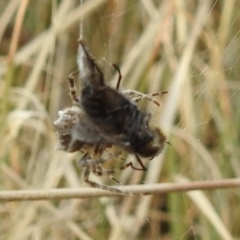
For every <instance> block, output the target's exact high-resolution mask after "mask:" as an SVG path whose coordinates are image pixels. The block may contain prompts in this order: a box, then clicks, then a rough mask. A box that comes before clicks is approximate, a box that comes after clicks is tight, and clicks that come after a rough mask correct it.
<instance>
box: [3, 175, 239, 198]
mask: <svg viewBox="0 0 240 240" xmlns="http://www.w3.org/2000/svg"><path fill="white" fill-rule="evenodd" d="M238 187H240V178H234V179H226V180H213V181H197V182H189V183H158V184H146V185H131V186H121V187H120V186H119V187H118V188H119V189H120V190H122V191H128V192H131V193H133V195H135V194H136V195H139V194H143V195H147V194H156V193H158V194H166V193H174V192H186V191H193V190H217V189H228V188H238ZM104 196H111V197H113V196H124V195H119V194H117V193H113V192H108V191H103V190H100V189H95V188H74V189H46V190H13V191H0V201H34V200H51V199H72V198H96V197H104Z"/></svg>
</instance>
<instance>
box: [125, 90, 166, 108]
mask: <svg viewBox="0 0 240 240" xmlns="http://www.w3.org/2000/svg"><path fill="white" fill-rule="evenodd" d="M122 93H123V94H124V95H125V96H133V98H132V99H131V101H133V102H135V103H137V102H139V101H140V100H143V99H148V100H149V101H151V102H153V103H155V104H156V105H157V106H160V104H159V102H157V101H155V100H153V99H152V98H153V97H155V96H159V95H160V94H166V93H167V92H166V91H159V92H155V93H149V94H144V93H141V92H138V91H135V90H123V91H122Z"/></svg>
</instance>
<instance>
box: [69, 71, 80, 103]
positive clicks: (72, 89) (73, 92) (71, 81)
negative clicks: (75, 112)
mask: <svg viewBox="0 0 240 240" xmlns="http://www.w3.org/2000/svg"><path fill="white" fill-rule="evenodd" d="M78 73H79V71H75V72H72V73H70V74H69V76H68V83H69V89H70V97H71V99H72V102H73V103H79V97H78V96H77V89H76V86H75V83H74V79H75V77H76V75H77V74H78Z"/></svg>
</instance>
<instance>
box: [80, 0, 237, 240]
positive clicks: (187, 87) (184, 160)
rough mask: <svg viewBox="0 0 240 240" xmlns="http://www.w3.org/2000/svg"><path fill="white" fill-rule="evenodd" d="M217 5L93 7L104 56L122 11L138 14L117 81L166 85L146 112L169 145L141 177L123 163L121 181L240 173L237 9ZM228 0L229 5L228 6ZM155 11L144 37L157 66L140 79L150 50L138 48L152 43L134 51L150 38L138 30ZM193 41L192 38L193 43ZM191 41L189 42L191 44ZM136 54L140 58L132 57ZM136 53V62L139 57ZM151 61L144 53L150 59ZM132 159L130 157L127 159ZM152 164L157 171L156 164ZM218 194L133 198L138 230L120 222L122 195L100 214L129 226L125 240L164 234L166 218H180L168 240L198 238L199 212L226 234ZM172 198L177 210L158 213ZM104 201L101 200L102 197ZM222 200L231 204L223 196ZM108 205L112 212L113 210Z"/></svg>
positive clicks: (147, 86)
mask: <svg viewBox="0 0 240 240" xmlns="http://www.w3.org/2000/svg"><path fill="white" fill-rule="evenodd" d="M222 4H223V3H222V2H221V1H213V2H211V3H210V2H209V3H206V2H202V3H199V4H196V5H195V4H193V5H192V3H191V2H190V1H184V3H181V4H180V3H177V2H170V1H169V2H164V1H161V2H158V1H155V2H154V1H149V2H148V3H146V1H138V2H136V1H133V2H131V3H129V4H126V5H125V6H121V7H119V5H122V1H118V0H117V1H113V2H112V9H110V10H109V11H102V9H98V10H97V13H98V16H99V26H98V27H99V29H100V31H101V33H102V39H101V40H99V46H98V47H99V48H102V49H103V54H102V56H104V59H107V61H112V60H113V59H114V58H116V55H115V54H114V53H113V52H114V51H115V50H116V49H115V47H116V46H115V44H114V43H115V42H117V39H116V36H115V33H116V31H118V30H116V29H117V26H116V24H119V22H121V21H122V20H121V19H122V18H127V17H129V16H131V14H135V13H136V12H137V13H138V14H139V15H141V18H142V26H141V27H142V29H141V31H139V35H137V34H136V32H135V28H136V26H135V25H134V24H133V25H131V26H130V27H129V28H128V30H129V32H128V33H127V34H126V33H122V34H126V35H124V37H125V39H124V42H125V44H126V45H127V46H128V47H129V48H131V47H132V49H131V50H130V51H129V53H127V52H124V53H121V54H122V56H121V59H120V62H121V66H120V67H121V70H122V74H123V82H122V86H123V87H124V88H125V89H135V90H139V88H140V90H141V89H144V90H143V91H146V90H147V91H149V92H152V91H153V92H154V91H159V90H167V91H168V92H169V93H168V95H167V96H161V98H158V100H159V99H160V102H161V106H160V108H158V107H156V106H152V105H151V103H150V104H148V107H149V110H148V111H150V112H151V111H153V112H154V114H153V121H154V122H155V123H157V124H159V125H160V127H161V128H162V129H163V131H165V132H166V134H167V136H168V138H169V141H170V142H171V145H168V146H166V149H165V151H164V152H163V153H162V154H161V156H159V157H156V158H155V159H153V160H152V161H151V162H149V165H148V172H147V173H146V175H145V176H142V174H141V173H133V172H132V171H133V170H130V169H128V170H125V171H124V172H123V173H122V174H121V176H120V178H121V182H122V183H124V182H126V181H127V179H129V177H130V175H134V178H133V182H132V183H139V182H141V183H145V184H147V183H151V182H156V180H157V181H159V179H160V182H161V181H176V182H184V181H190V180H192V181H194V180H207V179H208V180H211V179H218V178H222V175H224V176H225V177H236V176H239V174H240V173H239V169H240V168H239V164H238V162H237V161H236V160H237V158H238V156H239V152H238V151H236V143H237V142H238V141H237V140H238V138H239V136H238V134H237V133H236V129H238V125H237V123H236V120H237V119H238V115H239V114H238V111H237V109H236V111H234V110H233V109H234V108H236V107H237V101H238V95H239V89H240V85H239V83H238V81H237V80H238V74H237V73H238V70H239V56H238V55H239V54H237V52H238V50H239V47H238V46H237V40H238V38H239V30H238V31H236V30H237V27H236V26H237V24H239V13H240V11H239V10H238V9H235V11H236V13H235V15H234V16H235V17H234V18H231V19H224V15H223V13H222V12H223V11H225V12H224V13H227V9H222V10H221V11H222V12H221V13H222V18H217V16H215V15H214V14H216V13H217V11H218V10H219V8H224V7H223V6H222ZM228 7H229V8H230V5H229V6H228ZM162 9H164V10H165V12H164V11H163V10H162ZM190 9H191V10H192V12H191V11H190ZM229 11H230V10H229ZM201 13H203V14H204V17H202V18H203V19H201ZM160 14H162V15H160ZM195 14H196V15H195ZM197 14H199V15H197ZM158 15H159V16H158ZM154 17H155V18H158V20H159V26H158V27H156V26H155V27H156V28H155V29H156V31H158V34H152V35H151V34H149V36H150V37H149V38H151V37H152V38H153V39H151V41H150V40H149V43H150V42H151V43H152V44H155V46H158V48H157V47H156V48H155V51H156V49H157V50H158V51H159V52H158V53H156V52H154V53H153V52H152V53H151V54H152V55H158V54H159V55H158V56H155V58H154V60H155V62H157V63H158V65H157V64H152V65H151V66H152V68H151V67H149V68H148V77H145V78H143V77H141V74H145V73H144V72H141V70H139V69H138V70H136V69H137V68H139V67H141V64H144V61H145V60H146V58H148V57H149V56H145V55H144V54H146V55H148V53H147V51H148V50H149V49H151V51H153V50H152V48H150V47H149V46H148V47H143V49H142V51H143V53H142V54H140V53H136V51H137V50H139V49H141V46H144V44H148V41H147V40H146V38H144V34H145V33H146V32H147V30H148V28H151V26H149V25H150V24H151V23H149V22H151V21H152V22H154V20H153V19H154ZM197 17H199V19H198V18H197ZM82 21H83V25H81V26H82V27H83V29H84V27H85V26H86V25H87V24H88V23H87V22H86V19H83V20H82ZM197 21H198V22H197ZM227 21H229V22H227ZM164 23H165V24H164ZM148 24H149V25H148ZM194 24H195V25H194ZM198 24H199V25H198ZM224 24H226V25H227V24H228V26H229V28H228V29H227V30H226V29H224V27H225V28H226V26H225V25H224ZM153 25H154V24H153ZM166 25H167V27H166ZM109 26H110V27H109ZM186 26H188V27H189V29H187V28H186ZM138 27H139V26H138ZM194 27H195V29H194ZM109 28H110V29H115V31H114V30H112V32H111V33H109V32H107V30H109ZM153 29H154V26H153ZM159 29H161V31H159ZM180 30H182V31H180ZM224 30H225V32H224ZM119 31H120V30H119ZM149 31H150V30H149ZM152 31H153V30H152ZM84 33H85V30H83V37H86V38H87V34H86V35H85V34H84ZM159 33H161V34H159ZM131 34H132V35H131ZM191 34H192V35H191ZM194 34H195V35H194ZM116 35H117V34H116ZM118 36H119V35H117V37H118ZM124 37H123V38H124ZM192 41H195V42H194V43H192ZM214 43H216V44H214ZM141 44H142V45H141ZM191 44H192V45H191ZM189 45H190V47H189ZM173 47H174V48H173ZM191 47H192V49H189V48H191ZM136 49H137V50H136ZM184 49H185V51H184ZM188 51H189V52H188ZM191 51H192V52H191ZM134 54H136V55H137V56H138V57H139V58H141V59H138V58H137V57H136V56H134ZM138 54H139V55H138ZM134 57H135V58H134ZM137 60H138V61H139V62H140V63H137ZM151 60H152V59H150V60H149V59H148V61H151ZM133 62H134V63H136V64H133ZM152 62H153V60H152ZM166 65H168V67H166ZM129 66H130V67H129ZM157 66H159V70H157V69H156V68H157ZM131 71H133V73H131ZM135 76H138V77H139V78H140V80H139V82H136V81H137V80H135ZM150 76H152V77H153V78H154V83H152V82H151V84H149V83H148V82H147V81H149V79H150ZM156 76H159V78H156ZM131 77H132V79H133V80H131ZM136 78H137V77H136ZM146 79H147V80H146ZM140 81H142V82H143V83H141V82H140ZM144 81H145V82H144ZM137 88H138V89H137ZM144 93H145V92H144ZM130 158H131V156H129V157H128V158H127V160H129V159H130ZM227 159H230V163H229V162H228V163H227V164H226V160H227ZM225 167H226V168H228V169H229V171H228V172H227V173H226V172H224V171H223V168H225ZM156 168H157V169H158V171H154V169H156ZM230 173H231V174H232V175H231V174H230ZM155 174H157V175H158V174H160V176H159V175H158V178H156V177H157V176H156V175H155ZM221 195H224V197H226V198H228V197H227V196H226V195H227V193H216V194H215V193H212V194H206V193H204V192H196V194H194V193H191V194H188V193H185V192H182V194H178V196H177V197H175V196H164V197H162V196H155V197H153V198H151V197H145V198H143V199H138V200H135V201H136V209H135V210H134V214H132V215H131V217H129V216H128V218H130V219H128V221H129V223H130V225H131V224H132V225H131V226H132V228H134V229H136V231H135V230H133V229H132V228H131V227H129V226H130V225H129V226H126V225H124V224H126V212H124V207H123V206H126V204H127V203H129V201H131V200H128V199H127V200H125V202H123V203H122V207H119V205H118V208H117V207H115V206H114V204H113V202H111V201H107V205H106V216H107V218H108V219H109V221H110V222H111V221H112V215H111V214H115V218H118V221H117V220H116V219H115V222H114V224H116V225H117V226H118V228H121V229H124V230H125V231H127V232H128V234H129V235H128V236H129V238H126V239H134V238H135V237H136V236H137V234H139V232H141V227H143V226H144V228H146V229H148V231H149V232H151V234H152V239H161V238H162V236H164V234H169V228H170V224H169V222H170V221H173V222H176V224H178V225H179V224H180V225H181V228H180V229H178V230H175V231H173V232H174V233H173V234H172V236H173V237H169V238H167V239H202V235H201V231H199V228H201V226H202V225H201V224H204V223H203V222H204V221H202V222H201V221H200V220H199V217H198V216H196V215H197V214H203V215H204V216H205V217H206V218H207V219H208V221H209V222H208V224H209V223H210V225H212V226H213V227H214V228H215V234H220V236H222V237H223V236H225V237H226V236H227V237H228V239H231V238H230V236H229V235H228V234H229V232H228V230H227V229H228V227H229V225H228V222H227V220H226V221H225V222H224V221H222V220H221V217H220V215H221V214H222V212H221V211H220V210H219V209H218V211H217V209H216V208H215V207H214V204H215V203H216V202H217V200H216V199H217V198H218V197H220V196H221ZM214 198H215V199H214ZM157 199H160V200H159V201H160V202H161V203H160V204H159V205H157V203H156V201H157ZM166 201H167V202H166ZM176 201H180V202H179V204H178V206H176V207H175V208H174V207H173V209H172V211H173V212H172V213H174V214H175V216H172V218H171V220H168V221H166V220H164V214H166V213H167V212H168V211H170V208H171V207H172V206H171V203H172V204H174V203H176ZM104 203H105V204H106V201H104ZM151 203H155V207H156V206H157V209H160V211H159V214H160V215H161V214H162V215H163V217H161V216H160V217H159V218H160V220H159V221H156V220H153V219H154V217H149V214H150V210H149V207H150V204H151ZM124 204H125V205H124ZM227 204H229V199H228V200H227ZM166 205H167V206H166ZM223 205H224V202H221V203H219V205H218V207H219V208H220V209H221V207H222V206H223ZM170 206H171V207H170ZM204 207H205V208H207V210H208V211H209V214H208V213H206V211H204ZM176 208H180V209H178V210H177V209H176ZM109 211H110V212H111V211H112V212H111V214H110V213H109ZM181 214H182V215H183V216H184V219H181ZM150 215H151V214H150ZM168 217H169V216H168ZM166 222H168V224H166ZM182 222H184V224H182ZM156 223H158V224H159V225H161V224H162V225H164V224H165V225H164V226H162V227H159V226H156ZM128 227H129V229H128ZM172 227H173V228H174V227H175V225H174V224H173V225H172ZM220 227H223V228H224V230H223V231H221V230H219V228H220ZM230 227H231V226H230ZM130 229H131V230H130ZM115 231H116V230H115ZM180 233H181V234H180ZM115 234H116V233H115ZM177 234H179V235H177ZM112 236H117V235H114V228H113V230H112V235H111V237H112ZM119 236H121V234H120V235H118V237H119ZM169 236H171V234H170V235H169ZM111 237H110V238H109V239H114V238H113V237H112V238H111ZM139 239H140V238H139ZM226 239H227V238H226Z"/></svg>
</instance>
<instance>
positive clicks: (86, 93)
mask: <svg viewBox="0 0 240 240" xmlns="http://www.w3.org/2000/svg"><path fill="white" fill-rule="evenodd" d="M113 66H114V67H115V68H116V70H117V71H118V74H119V77H118V82H117V86H116V89H113V88H111V87H109V86H107V85H105V81H104V80H105V79H104V76H103V73H102V72H101V70H100V68H99V67H98V65H97V64H96V62H95V60H94V58H93V57H92V56H91V54H90V53H89V51H88V50H87V47H86V45H85V42H84V41H83V40H80V41H79V51H78V68H79V71H77V72H73V73H72V74H70V75H69V78H68V79H69V87H70V96H71V99H72V102H73V104H74V105H75V106H73V107H71V108H67V109H65V110H63V111H59V119H58V120H56V121H55V122H54V125H55V127H56V129H57V134H58V138H59V143H58V145H57V149H61V150H63V151H67V152H74V151H79V150H81V149H83V148H84V147H85V148H86V149H87V150H86V151H85V153H84V155H83V156H82V158H81V159H80V160H79V165H80V166H81V167H83V169H84V171H83V179H84V181H85V182H87V183H89V184H90V185H91V186H93V187H96V188H100V189H104V190H108V191H112V192H117V193H120V194H128V195H129V194H131V193H128V192H124V191H121V190H119V189H116V188H113V187H109V186H106V185H103V184H99V183H96V182H93V181H91V180H89V176H90V173H93V174H95V175H98V176H102V175H106V176H108V177H109V178H111V179H112V180H114V181H115V182H117V183H118V181H117V180H116V179H115V178H113V176H112V175H113V174H114V173H115V172H116V170H105V169H103V167H102V164H103V163H104V162H105V161H108V160H111V159H114V158H118V155H119V153H118V154H115V155H111V154H109V156H108V157H103V154H104V152H106V150H107V149H108V148H110V147H111V146H113V145H114V146H117V147H119V148H122V149H124V150H126V151H128V152H130V153H133V154H134V155H135V157H136V159H137V161H138V162H139V164H140V166H141V168H136V167H134V166H133V164H132V162H129V163H127V164H125V165H123V166H122V167H120V168H119V170H123V169H125V168H127V167H131V168H132V169H135V170H143V171H146V167H145V166H144V165H143V163H142V161H141V159H140V157H139V156H142V157H148V158H151V159H152V158H153V157H155V156H156V155H158V154H159V153H160V152H161V151H162V149H163V147H164V143H165V141H166V137H165V136H164V134H163V133H162V132H161V131H160V129H159V128H157V127H152V126H150V125H149V121H150V117H151V115H150V114H147V113H145V112H142V111H141V110H140V109H139V108H138V106H137V103H138V102H139V101H140V100H142V99H148V100H150V101H152V102H153V103H155V104H156V105H159V103H158V102H156V101H154V100H153V99H152V98H153V97H154V96H156V95H159V94H160V92H157V93H151V94H143V93H140V92H137V91H134V90H124V91H122V92H120V91H119V86H120V81H121V78H122V75H121V72H120V69H119V68H118V67H117V66H116V65H113ZM77 74H79V77H80V80H81V87H82V88H81V94H80V96H77V90H76V87H75V84H74V78H75V76H76V75H77ZM162 93H166V92H162ZM132 96H133V98H131V97H132Z"/></svg>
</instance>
